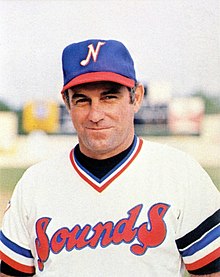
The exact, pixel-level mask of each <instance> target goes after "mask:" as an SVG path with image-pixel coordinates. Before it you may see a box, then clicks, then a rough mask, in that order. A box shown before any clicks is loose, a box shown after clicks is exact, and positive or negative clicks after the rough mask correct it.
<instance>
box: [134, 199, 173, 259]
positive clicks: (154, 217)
mask: <svg viewBox="0 0 220 277" xmlns="http://www.w3.org/2000/svg"><path fill="white" fill-rule="evenodd" d="M168 209H169V206H168V205H166V204H156V205H154V206H153V207H152V208H151V209H150V210H149V215H148V216H149V222H145V223H143V224H142V225H141V226H140V227H139V228H138V234H137V239H138V241H139V242H140V245H138V244H134V245H132V246H131V251H132V252H133V253H134V254H136V255H143V254H144V253H145V252H146V250H147V248H148V247H157V246H159V245H160V244H161V243H162V242H163V241H164V239H165V237H166V233H167V230H166V224H165V222H164V220H163V217H164V215H165V213H166V212H167V210H168ZM149 227H150V228H149Z"/></svg>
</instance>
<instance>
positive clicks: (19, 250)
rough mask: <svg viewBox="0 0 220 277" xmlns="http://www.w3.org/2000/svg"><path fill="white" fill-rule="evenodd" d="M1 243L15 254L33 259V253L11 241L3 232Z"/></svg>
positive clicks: (0, 236)
mask: <svg viewBox="0 0 220 277" xmlns="http://www.w3.org/2000/svg"><path fill="white" fill-rule="evenodd" d="M0 241H1V242H2V243H3V244H4V245H5V246H7V247H8V248H9V249H11V250H12V251H14V252H15V253H17V254H19V255H22V256H24V257H27V258H33V256H32V254H31V251H30V250H28V249H26V248H23V247H21V246H19V245H17V244H16V243H14V242H12V241H11V240H9V239H8V238H7V237H6V236H5V235H4V234H3V233H2V231H0Z"/></svg>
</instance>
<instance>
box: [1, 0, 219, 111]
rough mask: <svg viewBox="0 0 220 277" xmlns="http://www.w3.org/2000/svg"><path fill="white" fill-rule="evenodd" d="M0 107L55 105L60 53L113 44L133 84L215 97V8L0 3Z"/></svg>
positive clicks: (196, 0)
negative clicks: (124, 51)
mask: <svg viewBox="0 0 220 277" xmlns="http://www.w3.org/2000/svg"><path fill="white" fill-rule="evenodd" d="M0 37H1V40H0V100H3V101H6V102H7V103H9V104H11V105H12V106H16V107H19V106H21V105H22V104H23V103H24V102H25V101H27V100H33V99H38V100H39V99H40V100H42V99H45V98H46V99H54V100H56V101H60V99H61V97H60V90H61V88H62V82H63V80H62V70H61V53H62V50H63V48H64V47H65V46H66V45H68V44H70V43H72V42H76V41H80V40H86V39H88V38H101V39H118V40H121V41H122V42H123V43H124V44H125V45H126V46H127V48H128V49H129V50H130V52H131V54H132V56H133V58H134V61H135V66H136V72H137V78H138V79H139V80H140V81H142V82H143V83H145V84H148V85H150V84H151V83H155V82H161V81H162V82H167V83H169V84H170V85H171V91H172V94H173V95H178V96H179V95H188V94H190V93H192V92H194V91H197V90H204V91H206V92H207V93H209V94H214V95H220V1H219V0H209V1H207V0H206V1H205V0H193V1H191V0H144V1H141V0H134V1H133V0H121V1H119V0H118V1H114V0H113V1H108V0H94V1H92V0H90V1H89V0H88V1H86V0H73V1H65V0H64V1H61V0H51V1H47V0H46V1H45V0H44V1H43V0H37V1H32V0H26V1H25V0H19V1H13V0H10V1H7V0H5V1H3V0H0Z"/></svg>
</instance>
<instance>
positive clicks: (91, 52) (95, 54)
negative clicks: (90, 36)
mask: <svg viewBox="0 0 220 277" xmlns="http://www.w3.org/2000/svg"><path fill="white" fill-rule="evenodd" d="M104 44H105V42H101V41H99V42H98V44H97V46H96V49H94V46H93V44H89V46H88V48H89V51H88V54H87V57H86V59H85V60H82V61H81V62H80V64H81V65H82V66H86V65H87V64H88V63H89V62H90V60H91V57H92V58H93V61H94V62H96V60H97V58H98V54H99V51H100V48H101V46H102V45H104Z"/></svg>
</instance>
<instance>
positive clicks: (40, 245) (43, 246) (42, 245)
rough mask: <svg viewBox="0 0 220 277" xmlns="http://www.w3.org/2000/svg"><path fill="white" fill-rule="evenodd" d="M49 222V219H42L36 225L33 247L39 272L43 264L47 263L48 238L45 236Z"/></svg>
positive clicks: (48, 252) (48, 251)
mask: <svg viewBox="0 0 220 277" xmlns="http://www.w3.org/2000/svg"><path fill="white" fill-rule="evenodd" d="M50 221H51V218H49V217H43V218H41V219H39V220H38V221H37V223H36V233H37V238H36V240H35V246H36V250H37V254H38V267H39V269H40V270H41V271H42V270H43V269H44V262H46V261H47V259H48V257H49V254H50V247H49V238H48V236H47V234H46V230H47V226H48V224H49V223H50Z"/></svg>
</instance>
